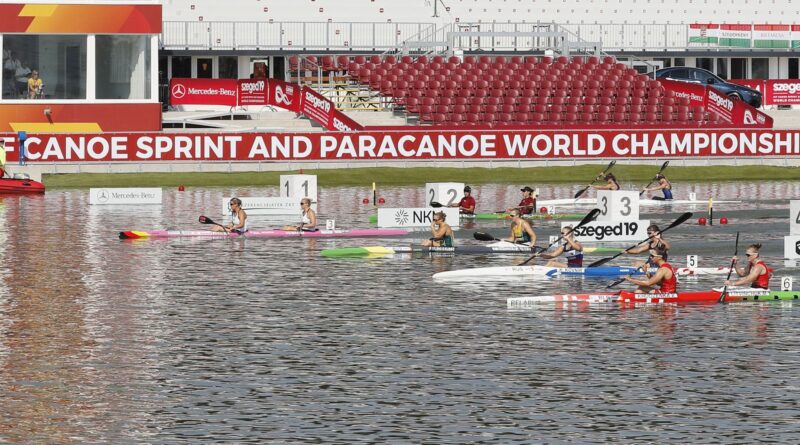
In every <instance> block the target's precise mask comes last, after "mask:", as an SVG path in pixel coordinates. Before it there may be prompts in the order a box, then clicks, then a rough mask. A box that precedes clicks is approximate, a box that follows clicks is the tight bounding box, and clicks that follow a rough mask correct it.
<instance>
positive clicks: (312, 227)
mask: <svg viewBox="0 0 800 445" xmlns="http://www.w3.org/2000/svg"><path fill="white" fill-rule="evenodd" d="M300 208H301V209H302V210H303V213H302V214H301V215H300V224H298V225H296V226H294V225H289V224H287V225H285V226H283V230H297V231H301V232H316V231H317V230H319V229H317V214H316V212H314V209H312V208H311V199H310V198H303V199H301V200H300Z"/></svg>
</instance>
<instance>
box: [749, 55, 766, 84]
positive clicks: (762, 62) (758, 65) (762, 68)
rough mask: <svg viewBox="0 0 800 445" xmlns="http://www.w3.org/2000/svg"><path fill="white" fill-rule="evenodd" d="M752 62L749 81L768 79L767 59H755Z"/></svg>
mask: <svg viewBox="0 0 800 445" xmlns="http://www.w3.org/2000/svg"><path fill="white" fill-rule="evenodd" d="M752 60H753V65H752V70H751V72H752V73H753V75H752V76H750V78H751V79H769V59H767V58H755V59H752Z"/></svg>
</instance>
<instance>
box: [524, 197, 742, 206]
mask: <svg viewBox="0 0 800 445" xmlns="http://www.w3.org/2000/svg"><path fill="white" fill-rule="evenodd" d="M741 202H742V201H723V200H719V201H718V200H716V199H715V200H713V203H714V204H740V203H741ZM674 204H683V205H708V200H707V199H706V200H702V199H670V200H664V199H640V200H639V205H640V206H667V205H674ZM536 205H542V206H584V205H586V206H588V205H592V206H593V205H597V199H596V198H578V199H572V198H560V199H544V200H540V201H537V203H536Z"/></svg>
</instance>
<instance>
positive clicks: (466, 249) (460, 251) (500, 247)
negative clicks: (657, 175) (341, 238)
mask: <svg viewBox="0 0 800 445" xmlns="http://www.w3.org/2000/svg"><path fill="white" fill-rule="evenodd" d="M621 250H622V249H618V248H613V247H586V248H584V249H583V251H584V253H619V252H620V251H621ZM533 253H534V251H533V250H531V248H530V247H529V246H527V245H524V244H513V243H496V244H493V245H492V244H490V245H485V246H457V247H423V246H367V247H342V248H337V249H324V250H323V251H322V252H320V254H321V255H322V256H324V257H328V258H348V257H350V258H353V257H368V256H372V257H374V256H382V255H395V254H421V255H438V254H441V255H486V254H506V255H533Z"/></svg>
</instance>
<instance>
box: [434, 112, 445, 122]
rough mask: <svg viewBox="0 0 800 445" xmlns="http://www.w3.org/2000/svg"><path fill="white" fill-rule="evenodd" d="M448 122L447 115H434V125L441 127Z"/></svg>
mask: <svg viewBox="0 0 800 445" xmlns="http://www.w3.org/2000/svg"><path fill="white" fill-rule="evenodd" d="M445 122H447V115H446V114H439V113H436V114H434V115H433V123H434V124H436V125H441V124H444V123H445Z"/></svg>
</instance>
